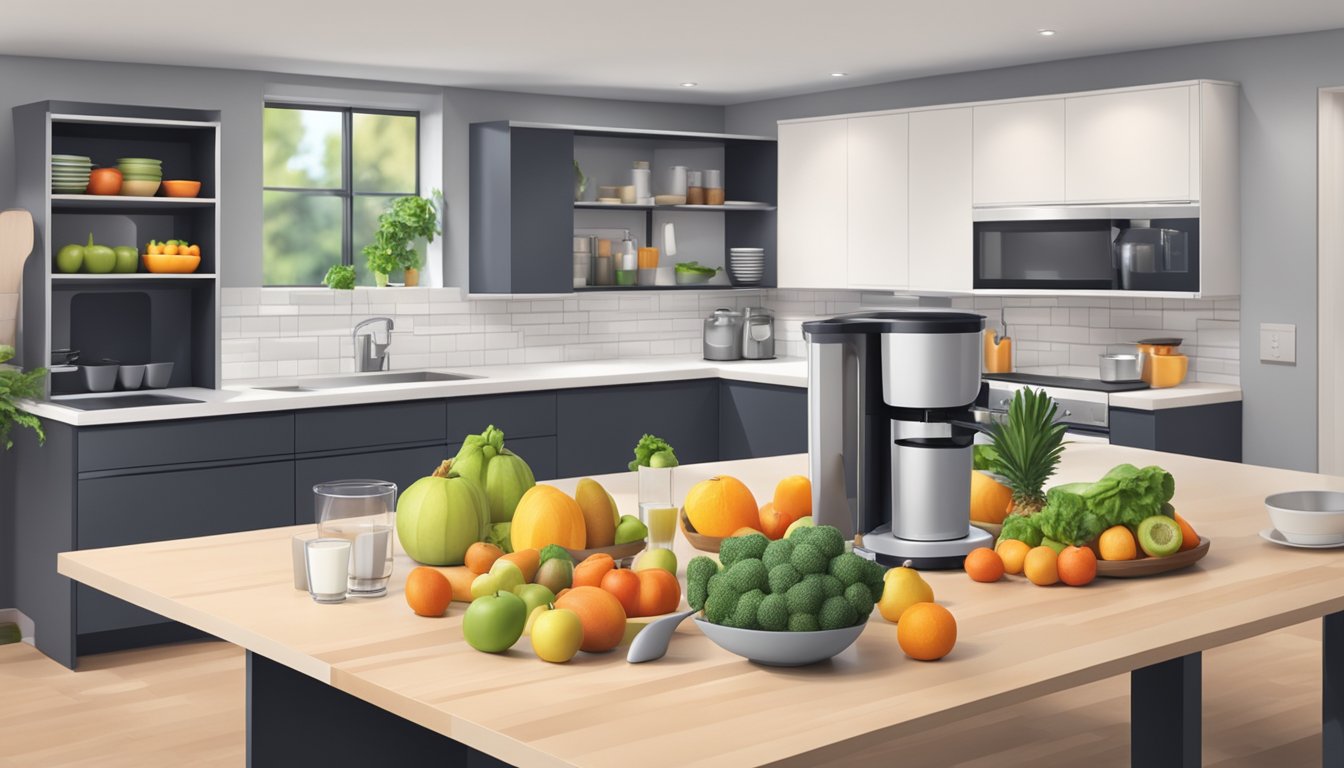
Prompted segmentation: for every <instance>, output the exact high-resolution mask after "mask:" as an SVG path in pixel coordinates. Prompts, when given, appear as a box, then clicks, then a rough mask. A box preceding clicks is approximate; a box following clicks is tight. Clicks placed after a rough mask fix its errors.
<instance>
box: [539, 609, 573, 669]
mask: <svg viewBox="0 0 1344 768" xmlns="http://www.w3.org/2000/svg"><path fill="white" fill-rule="evenodd" d="M580 645H583V622H582V621H580V620H579V614H577V613H575V612H573V611H571V610H569V609H568V608H556V609H554V610H549V611H543V612H541V613H540V614H538V615H537V618H536V621H535V622H533V624H532V650H533V651H535V652H536V654H537V658H539V659H541V660H542V661H549V662H551V663H553V664H562V663H564V662H566V661H569V660H570V659H572V658H574V654H576V653H578V652H579V646H580Z"/></svg>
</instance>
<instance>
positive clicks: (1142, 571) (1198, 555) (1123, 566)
mask: <svg viewBox="0 0 1344 768" xmlns="http://www.w3.org/2000/svg"><path fill="white" fill-rule="evenodd" d="M1207 554H1209V540H1208V538H1207V537H1203V536H1201V537H1200V539H1199V544H1197V545H1196V546H1194V547H1192V548H1190V549H1187V550H1185V551H1184V552H1177V553H1176V554H1174V555H1168V556H1167V557H1144V558H1141V559H1138V560H1098V561H1097V575H1098V576H1105V577H1107V578H1112V579H1134V578H1140V577H1143V576H1156V575H1157V574H1159V573H1168V572H1170V571H1178V570H1180V569H1182V568H1185V567H1187V566H1191V565H1194V564H1195V563H1197V562H1199V561H1200V560H1203V559H1204V556H1205V555H1207Z"/></svg>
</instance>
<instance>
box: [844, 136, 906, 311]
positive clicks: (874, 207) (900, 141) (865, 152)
mask: <svg viewBox="0 0 1344 768" xmlns="http://www.w3.org/2000/svg"><path fill="white" fill-rule="evenodd" d="M909 125H910V118H909V115H905V114H895V115H874V116H871V117H856V118H851V119H850V120H849V163H848V166H849V174H848V175H849V227H848V229H849V241H848V244H849V272H848V284H849V285H850V286H851V287H855V288H886V289H894V288H904V287H905V286H906V285H907V283H908V270H909V263H908V253H907V251H906V225H907V222H908V220H909V219H908V217H909V212H908V210H907V205H908V201H907V197H908V194H907V193H908V187H907V183H908V180H907V162H908V158H907V151H908V150H907V147H908V133H909Z"/></svg>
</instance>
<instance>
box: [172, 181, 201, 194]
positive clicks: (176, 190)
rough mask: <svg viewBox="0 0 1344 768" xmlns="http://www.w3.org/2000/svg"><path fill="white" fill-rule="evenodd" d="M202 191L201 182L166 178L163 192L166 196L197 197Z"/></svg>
mask: <svg viewBox="0 0 1344 768" xmlns="http://www.w3.org/2000/svg"><path fill="white" fill-rule="evenodd" d="M200 193H201V182H199V181H190V180H186V179H164V181H163V194H164V195H165V196H166V197H195V196H197V195H199V194H200Z"/></svg>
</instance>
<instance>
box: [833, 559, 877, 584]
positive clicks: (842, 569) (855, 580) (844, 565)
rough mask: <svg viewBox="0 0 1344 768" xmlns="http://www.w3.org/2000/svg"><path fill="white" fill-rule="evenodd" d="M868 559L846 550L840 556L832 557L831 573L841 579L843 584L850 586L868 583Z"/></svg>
mask: <svg viewBox="0 0 1344 768" xmlns="http://www.w3.org/2000/svg"><path fill="white" fill-rule="evenodd" d="M867 563H868V561H867V560H864V559H863V558H862V557H859V556H858V555H856V554H854V553H853V552H845V553H843V554H841V555H840V556H838V557H833V558H831V567H830V574H831V575H832V576H834V577H835V578H837V579H839V580H840V583H841V584H844V585H845V586H846V587H848V586H849V585H850V584H863V583H866V581H867V577H868V565H867Z"/></svg>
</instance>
